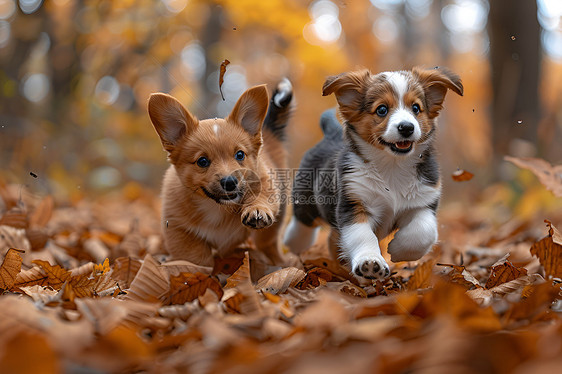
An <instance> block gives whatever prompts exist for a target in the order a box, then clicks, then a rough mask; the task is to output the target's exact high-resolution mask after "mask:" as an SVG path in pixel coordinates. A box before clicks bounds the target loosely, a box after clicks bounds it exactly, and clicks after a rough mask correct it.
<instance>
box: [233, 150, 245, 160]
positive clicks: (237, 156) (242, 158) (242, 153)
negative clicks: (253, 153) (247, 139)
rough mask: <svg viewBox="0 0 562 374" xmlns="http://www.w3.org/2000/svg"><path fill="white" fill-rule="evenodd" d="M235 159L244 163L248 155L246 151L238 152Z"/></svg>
mask: <svg viewBox="0 0 562 374" xmlns="http://www.w3.org/2000/svg"><path fill="white" fill-rule="evenodd" d="M234 158H235V159H236V161H244V159H245V158H246V154H245V153H244V151H238V152H236V154H235V155H234Z"/></svg>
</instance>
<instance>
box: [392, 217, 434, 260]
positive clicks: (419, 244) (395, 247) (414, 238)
mask: <svg viewBox="0 0 562 374" xmlns="http://www.w3.org/2000/svg"><path fill="white" fill-rule="evenodd" d="M397 226H398V228H399V230H398V232H397V233H396V235H394V239H392V241H391V242H390V243H389V244H388V253H389V254H390V258H391V260H392V261H393V262H398V261H415V260H419V259H420V258H421V257H422V256H423V255H425V254H426V253H427V252H429V250H430V249H431V247H432V246H433V244H435V242H437V218H436V217H435V212H434V211H433V210H431V209H430V208H419V209H413V210H410V211H407V212H404V214H403V215H402V216H400V217H399V218H398V221H397Z"/></svg>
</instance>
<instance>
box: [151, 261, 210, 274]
mask: <svg viewBox="0 0 562 374" xmlns="http://www.w3.org/2000/svg"><path fill="white" fill-rule="evenodd" d="M161 266H162V268H163V269H165V270H166V271H167V272H168V274H170V276H178V275H180V274H181V273H203V274H207V275H210V274H211V272H212V270H213V269H212V268H211V267H208V266H201V265H196V264H194V263H193V262H189V261H185V260H175V261H169V262H164V263H162V265H161Z"/></svg>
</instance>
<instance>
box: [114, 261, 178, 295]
mask: <svg viewBox="0 0 562 374" xmlns="http://www.w3.org/2000/svg"><path fill="white" fill-rule="evenodd" d="M169 291H170V280H169V277H168V273H167V272H166V271H165V270H164V269H162V267H161V266H160V264H159V263H158V262H157V261H156V260H154V258H152V256H151V255H146V257H145V258H144V260H143V263H142V265H141V267H140V269H139V271H138V273H137V275H136V277H135V279H133V281H132V282H131V286H130V288H129V290H128V291H127V295H125V296H124V299H126V300H134V301H147V302H151V303H154V302H157V301H163V300H165V299H166V298H167V295H168V293H169Z"/></svg>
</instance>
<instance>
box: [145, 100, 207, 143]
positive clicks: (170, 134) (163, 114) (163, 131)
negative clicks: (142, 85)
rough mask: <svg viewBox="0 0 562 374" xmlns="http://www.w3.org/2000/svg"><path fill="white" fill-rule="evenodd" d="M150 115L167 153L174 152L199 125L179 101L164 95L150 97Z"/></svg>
mask: <svg viewBox="0 0 562 374" xmlns="http://www.w3.org/2000/svg"><path fill="white" fill-rule="evenodd" d="M148 115H149V116H150V120H151V121H152V125H153V126H154V128H155V129H156V132H157V133H158V136H159V137H160V141H161V142H162V146H163V147H164V149H165V150H166V151H167V152H172V151H173V150H174V148H175V146H176V145H177V144H178V141H179V140H180V139H181V138H182V137H183V136H184V135H185V134H189V133H191V132H192V131H193V130H195V128H196V126H197V124H198V123H199V121H198V120H197V118H196V117H195V116H193V115H192V114H191V113H189V111H188V110H187V109H185V108H184V106H183V105H181V103H180V102H179V101H177V100H176V99H175V98H174V97H172V96H170V95H167V94H163V93H154V94H152V95H150V98H149V99H148Z"/></svg>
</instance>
